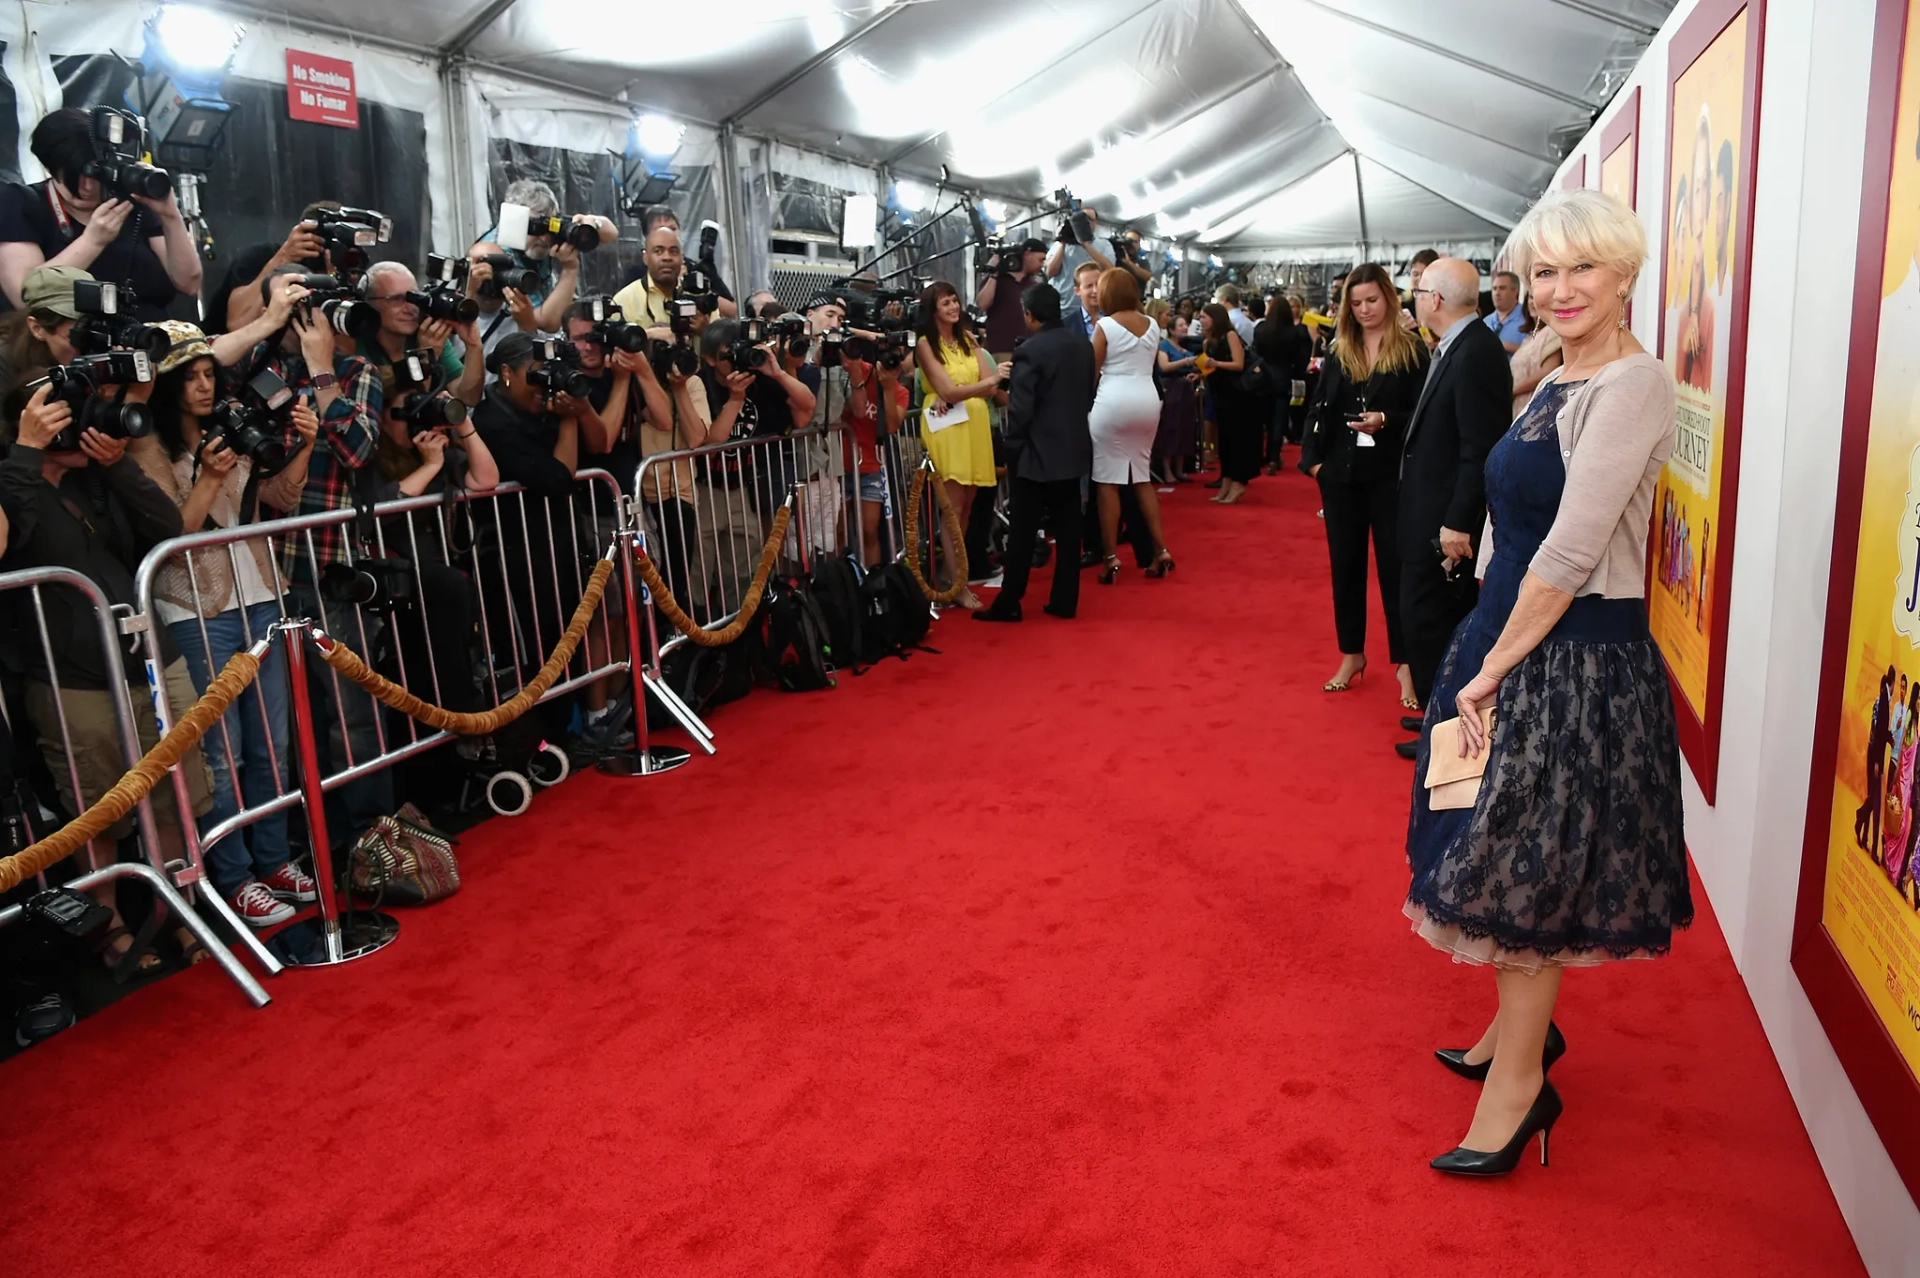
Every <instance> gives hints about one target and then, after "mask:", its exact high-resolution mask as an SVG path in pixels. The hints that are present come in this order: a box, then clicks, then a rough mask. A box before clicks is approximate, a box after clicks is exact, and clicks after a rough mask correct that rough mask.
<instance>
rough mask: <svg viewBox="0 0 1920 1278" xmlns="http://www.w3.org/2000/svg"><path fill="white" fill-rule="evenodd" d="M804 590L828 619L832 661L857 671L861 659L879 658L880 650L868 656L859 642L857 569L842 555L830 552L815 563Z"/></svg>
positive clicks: (860, 610)
mask: <svg viewBox="0 0 1920 1278" xmlns="http://www.w3.org/2000/svg"><path fill="white" fill-rule="evenodd" d="M807 587H808V590H807V593H808V594H810V595H811V596H812V597H813V602H814V604H815V606H817V607H818V608H819V609H820V615H821V617H823V618H824V619H825V620H826V623H827V637H828V641H829V643H830V644H831V646H832V652H833V664H835V665H836V666H841V667H843V668H846V669H851V670H855V671H857V670H858V669H859V667H860V665H861V663H862V662H867V663H872V662H874V661H878V660H879V659H880V657H881V656H883V655H885V654H883V653H876V654H874V655H871V656H869V655H868V654H867V652H866V649H865V646H864V644H863V643H862V634H861V624H860V623H861V615H862V613H863V611H864V609H863V608H862V606H861V602H860V570H859V569H858V568H855V567H854V566H853V561H852V560H851V559H849V558H847V557H846V556H845V555H829V556H828V557H827V558H825V559H823V560H821V561H820V562H819V564H817V565H815V567H814V570H813V575H812V576H811V577H809V578H808V579H807Z"/></svg>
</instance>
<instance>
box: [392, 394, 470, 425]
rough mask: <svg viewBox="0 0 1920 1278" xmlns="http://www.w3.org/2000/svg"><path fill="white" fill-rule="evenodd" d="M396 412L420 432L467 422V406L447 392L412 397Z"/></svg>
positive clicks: (403, 402)
mask: <svg viewBox="0 0 1920 1278" xmlns="http://www.w3.org/2000/svg"><path fill="white" fill-rule="evenodd" d="M396 411H398V413H399V414H400V418H401V420H403V421H405V422H407V423H408V424H409V425H411V426H414V427H417V428H418V429H420V430H435V429H437V428H439V427H442V426H458V425H460V424H461V423H462V422H464V421H466V420H467V406H466V405H465V404H463V403H461V402H460V401H459V400H457V399H455V398H454V397H453V396H452V394H450V393H449V392H447V391H435V392H434V393H433V394H431V395H413V396H410V397H409V398H407V399H406V400H404V401H402V402H401V403H400V405H399V406H398V409H397V410H396Z"/></svg>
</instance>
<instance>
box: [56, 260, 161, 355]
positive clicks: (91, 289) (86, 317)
mask: <svg viewBox="0 0 1920 1278" xmlns="http://www.w3.org/2000/svg"><path fill="white" fill-rule="evenodd" d="M139 304H140V298H139V297H138V295H136V294H135V293H134V291H133V290H132V289H130V288H125V287H122V286H121V285H118V284H114V283H111V282H110V281H107V280H76V281H75V282H74V285H73V309H74V310H76V311H79V312H80V318H79V319H77V320H75V321H74V324H73V328H72V329H70V330H69V331H68V334H67V340H68V341H69V342H71V343H73V348H74V349H75V350H77V351H79V352H80V353H81V354H83V355H105V354H107V353H108V352H110V351H116V350H131V351H142V352H144V353H145V354H146V356H147V358H148V359H149V360H153V361H155V362H158V361H160V360H163V359H165V358H166V357H167V350H168V348H169V345H170V343H169V342H168V341H167V335H166V333H164V332H163V331H161V330H160V329H157V328H153V327H150V326H148V325H146V324H142V323H141V322H140V321H139V320H137V319H134V318H133V317H132V316H131V315H129V314H127V312H129V311H131V310H132V309H133V308H134V307H135V306H138V305H139Z"/></svg>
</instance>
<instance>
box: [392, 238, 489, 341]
mask: <svg viewBox="0 0 1920 1278" xmlns="http://www.w3.org/2000/svg"><path fill="white" fill-rule="evenodd" d="M471 269H472V264H471V263H470V262H468V261H467V259H466V258H464V257H447V256H445V255H444V254H440V253H429V254H427V270H426V274H425V276H424V277H423V279H422V281H421V282H422V283H424V284H425V285H426V287H425V288H416V289H412V290H410V291H409V292H408V293H407V295H406V299H407V301H409V302H411V303H413V304H414V305H415V306H417V307H419V308H420V316H421V318H422V319H437V320H446V321H448V322H449V323H452V324H471V323H472V322H473V321H474V320H476V319H478V318H479V317H480V303H478V302H476V301H474V300H473V299H472V298H471V297H468V296H467V293H466V288H467V272H468V271H469V270H471Z"/></svg>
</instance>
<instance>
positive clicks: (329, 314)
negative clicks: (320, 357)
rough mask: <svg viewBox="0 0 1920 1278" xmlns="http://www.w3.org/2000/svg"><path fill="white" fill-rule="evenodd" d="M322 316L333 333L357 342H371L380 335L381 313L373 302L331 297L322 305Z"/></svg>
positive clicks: (355, 298) (354, 298)
mask: <svg viewBox="0 0 1920 1278" xmlns="http://www.w3.org/2000/svg"><path fill="white" fill-rule="evenodd" d="M320 314H321V315H323V316H325V317H326V321H327V323H328V324H329V325H331V326H332V328H333V331H334V332H336V333H340V334H343V335H344V336H347V337H351V338H353V339H355V340H356V341H362V342H365V341H371V340H373V339H374V338H375V337H378V336H379V335H380V312H379V310H378V309H377V308H375V306H374V304H373V303H372V302H363V301H361V300H360V299H359V298H357V297H329V298H327V299H326V300H325V301H323V302H321V303H320Z"/></svg>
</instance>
